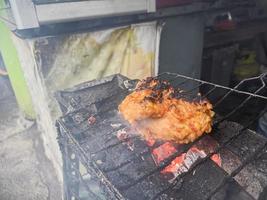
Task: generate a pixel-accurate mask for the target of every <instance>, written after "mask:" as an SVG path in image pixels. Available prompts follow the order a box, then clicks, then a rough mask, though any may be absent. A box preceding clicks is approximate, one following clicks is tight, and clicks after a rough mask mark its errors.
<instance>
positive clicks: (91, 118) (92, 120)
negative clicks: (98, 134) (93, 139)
mask: <svg viewBox="0 0 267 200" xmlns="http://www.w3.org/2000/svg"><path fill="white" fill-rule="evenodd" d="M88 123H89V124H90V125H93V124H95V123H96V118H95V117H94V116H91V117H89V118H88Z"/></svg>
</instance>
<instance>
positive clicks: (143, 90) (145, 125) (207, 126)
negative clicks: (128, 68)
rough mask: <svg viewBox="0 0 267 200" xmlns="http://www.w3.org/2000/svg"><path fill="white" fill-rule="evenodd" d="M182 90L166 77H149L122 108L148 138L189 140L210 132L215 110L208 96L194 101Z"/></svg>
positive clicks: (122, 111)
mask: <svg viewBox="0 0 267 200" xmlns="http://www.w3.org/2000/svg"><path fill="white" fill-rule="evenodd" d="M181 94H182V91H179V90H174V88H173V87H171V86H170V84H169V83H168V82H166V81H160V80H158V79H155V78H147V79H146V80H143V81H140V82H139V83H138V84H137V87H136V89H135V91H134V92H133V93H131V94H130V95H128V96H127V97H126V98H125V99H124V100H123V102H122V103H121V104H120V105H119V111H120V113H121V114H122V116H123V117H124V118H125V119H126V120H127V121H128V122H129V123H130V124H131V125H132V126H133V127H134V128H136V129H137V131H138V132H139V133H140V134H141V135H142V136H143V137H144V138H145V139H156V140H165V141H174V142H176V143H180V144H186V143H189V142H193V141H194V140H196V139H197V138H198V137H200V136H201V135H203V134H204V133H210V132H211V125H212V118H213V116H214V112H213V111H212V105H211V104H210V103H209V102H208V101H207V100H200V101H198V102H192V101H189V100H185V99H184V98H182V97H181Z"/></svg>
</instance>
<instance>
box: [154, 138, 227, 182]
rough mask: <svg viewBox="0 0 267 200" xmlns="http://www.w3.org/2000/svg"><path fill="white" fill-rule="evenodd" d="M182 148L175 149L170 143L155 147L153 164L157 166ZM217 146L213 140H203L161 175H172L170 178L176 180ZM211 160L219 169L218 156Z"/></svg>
mask: <svg viewBox="0 0 267 200" xmlns="http://www.w3.org/2000/svg"><path fill="white" fill-rule="evenodd" d="M182 146H183V145H179V146H178V147H175V146H174V145H173V144H172V143H169V142H166V143H164V144H163V145H161V146H159V147H157V148H156V149H154V150H153V151H152V156H153V158H154V161H155V164H156V165H159V164H160V163H161V162H162V161H164V160H166V159H168V158H169V157H170V156H171V155H173V154H174V153H175V152H177V148H178V149H179V148H180V147H182ZM217 146H218V144H217V143H216V142H215V140H212V139H211V138H205V139H203V140H202V141H199V142H198V143H197V144H195V145H194V146H192V147H191V148H190V149H189V150H188V151H187V152H186V153H183V154H181V155H180V156H177V157H176V158H175V159H174V160H173V161H172V162H171V164H170V165H168V166H167V167H166V168H164V169H163V170H162V171H161V173H162V174H172V175H173V177H172V178H176V177H177V176H179V175H180V174H182V173H185V172H187V171H188V170H189V169H190V167H192V166H193V164H194V163H195V162H197V161H198V159H201V158H205V157H206V156H207V155H208V154H209V153H212V152H214V151H215V148H216V147H217ZM211 159H212V160H213V161H214V162H215V163H216V164H217V165H218V166H220V167H221V164H222V163H221V158H220V155H219V154H215V155H213V156H212V157H211ZM171 180H172V179H171ZM171 180H170V181H171Z"/></svg>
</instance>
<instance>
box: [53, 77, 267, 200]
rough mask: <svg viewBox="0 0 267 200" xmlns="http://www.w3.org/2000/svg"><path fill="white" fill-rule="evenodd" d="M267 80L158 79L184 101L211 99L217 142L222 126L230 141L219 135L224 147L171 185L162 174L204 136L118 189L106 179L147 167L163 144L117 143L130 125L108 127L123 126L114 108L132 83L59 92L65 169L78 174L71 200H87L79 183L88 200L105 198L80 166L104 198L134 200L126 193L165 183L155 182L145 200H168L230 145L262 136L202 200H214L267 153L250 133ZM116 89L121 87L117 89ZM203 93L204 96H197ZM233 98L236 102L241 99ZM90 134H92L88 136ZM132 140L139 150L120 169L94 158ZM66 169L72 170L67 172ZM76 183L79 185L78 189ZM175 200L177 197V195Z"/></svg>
mask: <svg viewBox="0 0 267 200" xmlns="http://www.w3.org/2000/svg"><path fill="white" fill-rule="evenodd" d="M266 76H267V74H262V75H260V76H258V77H255V78H250V79H246V80H243V81H242V82H240V83H239V84H238V85H237V86H236V87H234V88H228V87H224V86H220V85H216V84H212V83H209V82H206V81H202V80H197V79H194V78H190V77H187V76H183V75H179V74H173V73H164V74H161V75H159V76H158V78H159V79H163V80H169V81H170V82H171V84H172V85H173V86H174V87H179V88H182V89H183V90H184V92H182V93H180V95H181V97H182V98H188V99H190V100H192V101H198V100H199V99H200V98H208V99H209V100H211V101H212V103H213V105H214V107H215V110H216V111H218V113H220V114H221V115H220V116H217V117H216V121H215V122H214V126H213V135H214V137H215V138H217V139H218V137H217V136H218V135H223V134H222V131H223V128H222V127H221V126H226V127H231V126H232V129H231V128H229V130H230V131H229V130H228V132H231V133H233V134H230V136H227V137H226V136H224V135H223V136H220V137H222V138H221V139H220V140H221V141H220V145H219V146H218V147H217V148H216V149H215V150H214V151H213V152H210V153H209V154H208V155H207V156H206V157H205V158H202V159H199V160H198V161H197V162H195V163H194V165H193V166H191V167H190V168H189V170H188V171H187V172H186V173H183V174H181V175H179V176H178V177H177V178H175V180H174V181H173V182H171V183H169V182H164V181H162V179H161V178H159V176H158V174H159V172H160V171H161V170H163V169H164V168H165V167H167V166H168V165H170V164H171V162H172V161H173V160H174V159H175V158H176V157H177V156H179V155H181V154H182V153H186V152H187V151H188V150H189V149H190V148H191V147H192V146H194V145H195V144H197V143H198V142H199V141H201V140H203V138H205V137H206V136H202V137H201V138H199V139H198V140H197V141H195V142H193V143H191V144H189V145H184V146H183V147H182V148H180V149H179V150H178V151H177V152H175V153H174V154H172V155H171V156H170V157H168V158H167V159H165V160H164V161H163V162H161V163H160V164H159V165H158V166H156V167H153V168H151V167H148V170H147V169H146V168H145V167H144V169H145V170H144V173H142V174H141V175H139V176H137V177H135V178H134V179H133V180H131V181H129V182H127V181H125V182H124V181H123V180H118V182H120V181H121V184H119V183H118V184H117V185H116V184H115V183H114V182H113V181H114V180H115V179H114V180H113V181H111V180H110V177H109V176H107V174H108V173H111V174H112V173H114V174H115V175H116V173H117V171H118V170H119V169H122V168H124V167H127V166H128V167H129V168H131V167H135V165H134V163H135V162H137V161H138V160H142V159H143V160H144V162H142V163H143V165H144V166H146V164H147V163H149V162H150V161H149V159H148V158H147V157H145V156H147V155H150V153H151V151H152V150H153V149H155V148H157V147H158V146H159V145H160V144H159V143H157V144H155V145H154V146H152V147H151V148H150V147H147V145H145V143H144V142H143V141H141V140H140V139H139V138H138V137H136V136H134V137H131V138H126V139H123V140H116V135H115V133H117V132H118V131H119V130H123V129H125V128H126V127H127V124H126V123H123V124H122V126H120V127H118V128H115V129H111V127H110V124H112V123H118V122H120V123H121V121H122V120H121V118H120V117H119V116H118V114H117V111H116V109H117V106H118V104H119V103H120V102H121V100H122V99H123V98H124V97H125V96H126V95H127V94H128V93H129V92H130V91H131V90H132V89H133V88H134V85H135V84H134V81H133V82H132V81H129V80H127V79H126V78H124V77H121V76H114V77H109V78H107V79H106V80H102V81H100V82H99V81H96V82H89V83H86V84H82V85H80V86H78V87H75V89H72V90H67V91H63V92H60V93H58V95H57V98H58V100H59V103H60V104H61V107H62V108H63V111H65V112H66V115H65V116H64V117H62V118H61V119H60V120H58V122H57V125H58V128H59V136H60V137H59V138H60V144H61V148H62V152H63V155H64V163H65V164H64V166H65V171H71V169H76V170H74V171H75V173H74V175H73V176H74V178H73V176H72V177H71V178H70V176H69V175H67V174H65V179H67V180H71V181H69V182H71V183H72V184H71V185H68V184H67V185H68V187H67V188H71V190H69V189H67V196H71V197H74V198H76V199H83V198H82V197H80V196H79V194H80V193H81V191H80V189H79V188H80V187H81V186H78V185H79V184H80V185H85V186H84V189H85V190H86V191H87V193H88V195H87V199H88V198H90V199H102V198H101V197H100V196H101V195H100V196H99V195H96V194H95V193H97V192H94V191H92V189H91V188H90V187H89V186H88V184H87V183H86V181H84V180H83V178H82V177H83V175H81V174H80V170H79V168H77V165H79V162H81V163H82V164H83V165H84V166H85V168H86V169H87V171H89V172H88V173H89V174H90V176H93V177H94V179H96V181H98V182H99V185H102V186H104V192H102V194H103V193H104V196H105V197H103V198H107V199H131V198H130V196H131V195H130V194H129V196H127V194H128V193H131V191H132V190H133V191H136V190H134V189H133V188H135V187H137V185H139V184H140V183H141V182H153V181H154V182H157V181H158V182H160V181H161V183H160V184H158V183H156V184H154V182H153V184H154V185H153V184H152V185H153V186H155V187H156V188H155V190H153V189H151V188H150V187H149V186H147V185H146V186H147V187H148V189H147V190H148V191H152V192H151V193H150V194H146V195H147V196H148V197H149V198H146V199H168V198H169V197H170V196H169V194H170V193H173V191H175V193H176V194H179V192H180V190H182V189H181V188H182V187H183V185H184V183H185V182H186V180H188V177H191V176H192V174H193V173H194V172H195V171H196V170H197V169H199V168H201V166H203V165H207V163H209V162H210V160H211V157H212V156H213V155H215V154H218V153H221V151H223V150H224V149H225V148H226V147H227V146H229V145H231V144H232V143H234V142H235V141H237V140H240V139H239V138H240V137H243V136H244V135H248V134H252V135H253V137H255V138H258V139H257V141H261V142H256V143H257V145H256V146H255V148H253V150H251V151H252V152H250V153H249V154H248V155H247V156H245V157H244V159H243V160H242V162H241V164H240V165H239V166H238V167H237V168H235V169H234V170H232V171H231V172H229V173H225V172H224V171H222V170H221V171H222V172H221V173H222V174H225V175H224V176H223V178H221V179H220V180H218V181H217V182H216V185H214V186H212V190H211V191H208V192H206V193H205V196H203V197H201V199H214V196H216V194H218V192H219V191H220V190H221V189H222V188H223V187H225V185H227V184H230V183H231V182H232V181H233V178H234V177H235V176H236V175H238V174H239V173H240V172H241V171H242V170H243V169H244V168H245V167H246V166H248V165H249V164H250V163H252V162H254V161H256V160H257V159H259V158H260V157H261V156H262V155H263V154H264V155H265V154H266V149H267V146H266V144H267V140H265V139H264V138H261V137H260V139H259V136H257V135H255V134H254V133H252V132H251V131H249V130H248V128H249V127H251V126H252V125H253V124H255V122H256V121H257V120H258V119H259V118H260V117H261V116H262V115H263V114H264V113H265V112H266V111H267V110H266V108H265V105H266V102H267V97H265V96H264V94H265V92H266ZM251 83H253V84H251ZM103 85H106V86H107V87H110V86H112V91H111V90H110V88H109V89H108V90H105V89H104V88H101V86H103ZM116 85H117V87H114V86H116ZM250 85H253V87H252V88H251V87H248V86H250ZM88 91H90V92H88ZM99 91H102V95H100V96H97V95H94V94H93V93H96V94H99ZM199 92H201V93H202V94H203V95H201V96H199V95H198V93H199ZM88 94H89V95H88ZM235 99H238V101H236V100H235ZM62 102H63V103H62ZM228 102H229V103H228ZM229 104H230V107H233V108H230V109H227V105H229ZM251 104H252V105H255V104H257V105H259V108H260V110H261V112H258V110H256V109H254V110H253V109H252V110H253V113H252V114H250V113H249V112H248V111H247V110H249V108H250V107H251V106H250V105H251ZM242 110H245V113H246V115H248V116H246V117H245V120H244V121H242V120H241V121H239V120H240V114H241V115H243V113H244V112H243V111H242ZM221 111H222V112H221ZM248 113H249V114H248ZM90 116H94V117H95V118H96V120H97V121H99V123H98V124H96V125H95V126H94V127H90V126H89V125H88V123H87V119H88V118H89V117H90ZM235 116H236V117H235ZM229 120H231V121H232V120H236V121H239V122H240V123H243V124H245V126H240V125H236V124H234V123H230V122H228V121H229ZM88 131H89V132H90V134H88ZM225 132H227V131H225ZM225 135H226V134H225ZM88 141H91V143H88ZM113 141H115V142H113ZM128 141H131V142H133V143H134V144H138V146H137V147H135V150H134V151H133V152H132V153H131V154H130V155H127V158H125V159H123V160H120V162H119V163H117V165H113V166H112V165H111V166H105V167H102V166H101V164H99V163H98V162H97V161H98V160H96V159H95V157H94V156H95V155H98V154H99V155H100V154H102V153H104V152H109V153H110V154H112V152H113V151H114V149H116V148H119V149H120V148H121V149H123V148H125V146H124V145H125V143H127V142H128ZM94 145H95V146H94ZM240 145H242V144H240ZM241 148H242V147H241ZM246 148H247V147H246ZM72 153H73V154H74V155H76V156H77V157H79V160H80V161H78V160H76V159H77V158H75V159H74V160H73V159H70V158H71V154H72ZM144 157H145V159H144ZM80 165H81V164H80ZM211 165H212V164H211ZM67 166H69V168H68V167H67ZM75 166H76V167H75ZM266 167H267V163H266ZM67 168H68V169H67ZM218 173H219V172H218ZM266 177H267V176H266ZM122 179H123V178H122ZM73 180H74V181H73ZM82 180H83V181H82ZM148 180H149V181H148ZM126 182H127V183H126ZM77 183H79V184H78V185H77ZM266 186H267V183H266ZM151 187H152V186H151ZM74 188H76V189H74ZM137 188H138V187H137ZM133 191H132V192H133ZM245 196H246V198H245V199H253V197H254V196H252V195H251V194H246V195H245ZM173 198H174V199H175V197H173ZM197 198H198V197H195V199H197ZM254 198H255V197H254Z"/></svg>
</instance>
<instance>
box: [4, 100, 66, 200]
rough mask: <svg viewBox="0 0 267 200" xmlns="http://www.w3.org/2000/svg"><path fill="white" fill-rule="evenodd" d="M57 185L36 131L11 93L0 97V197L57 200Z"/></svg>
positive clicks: (58, 189) (58, 188) (58, 193)
mask: <svg viewBox="0 0 267 200" xmlns="http://www.w3.org/2000/svg"><path fill="white" fill-rule="evenodd" d="M61 196H62V194H61V188H60V185H59V183H58V181H57V179H56V175H55V172H54V169H53V167H52V164H51V163H50V161H49V160H48V159H47V158H46V156H45V155H44V149H43V146H42V141H41V138H40V132H39V131H38V129H37V126H36V124H35V123H34V122H32V121H27V120H25V119H24V118H23V116H22V115H21V114H20V112H19V109H18V107H17V104H16V101H15V97H14V96H13V95H11V96H9V97H5V98H4V99H3V98H2V99H1V98H0V200H18V199H19V200H45V199H46V200H59V199H61Z"/></svg>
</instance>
